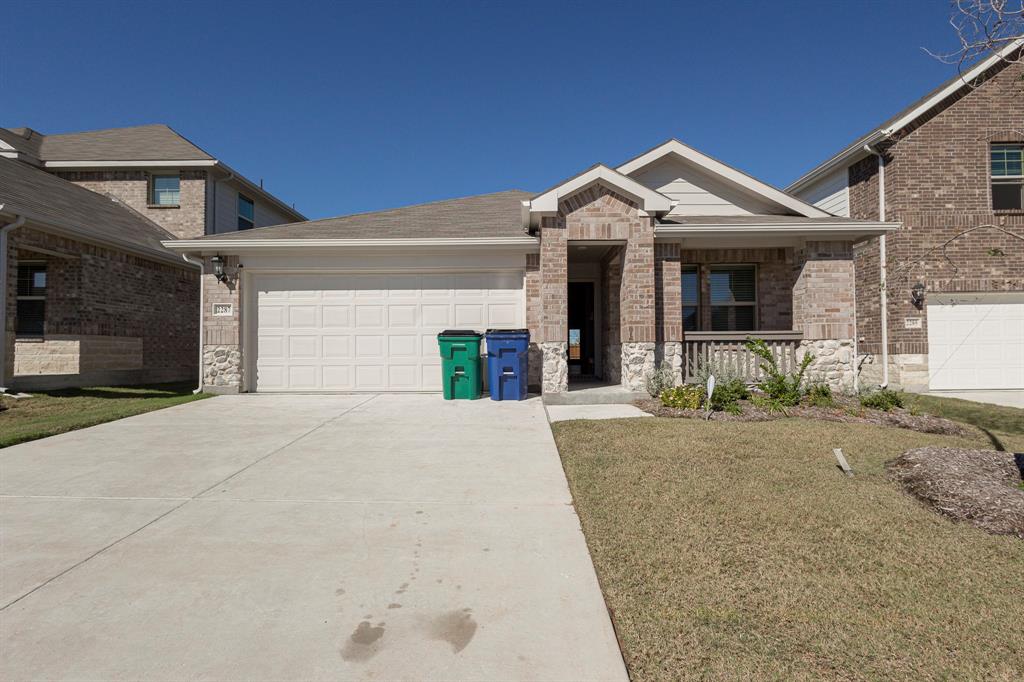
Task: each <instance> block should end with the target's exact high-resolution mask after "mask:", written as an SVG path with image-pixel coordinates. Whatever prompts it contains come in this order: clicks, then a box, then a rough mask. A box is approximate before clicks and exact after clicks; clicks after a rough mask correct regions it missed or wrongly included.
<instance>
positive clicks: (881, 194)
mask: <svg viewBox="0 0 1024 682" xmlns="http://www.w3.org/2000/svg"><path fill="white" fill-rule="evenodd" d="M864 149H865V151H867V152H868V153H869V154H874V155H875V156H877V157H878V221H879V222H885V155H884V154H882V153H881V152H879V151H878V149H877V148H876V147H872V146H871V145H869V144H866V145H864ZM887 268H888V266H887V265H886V252H885V234H884V233H883V234H882V235H881V236H879V238H878V290H879V305H880V308H879V310H880V312H879V316H878V320H879V324H880V326H881V328H882V383H881V384H880V385H879V386H880V388H886V387H887V386H888V385H889V293H888V289H887V287H888V284H887V282H888V278H887V272H886V270H887Z"/></svg>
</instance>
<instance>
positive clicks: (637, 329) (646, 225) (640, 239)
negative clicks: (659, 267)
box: [619, 216, 657, 391]
mask: <svg viewBox="0 0 1024 682" xmlns="http://www.w3.org/2000/svg"><path fill="white" fill-rule="evenodd" d="M654 270H655V267H654V220H653V219H652V218H649V217H645V216H638V217H637V219H636V220H635V221H634V222H633V223H632V224H631V225H630V227H629V239H628V240H627V242H626V251H625V254H624V256H623V260H622V286H621V287H620V296H619V306H620V311H619V314H620V321H621V330H620V334H621V338H622V385H623V386H625V387H626V388H628V389H629V390H631V391H642V390H644V384H645V380H646V377H647V374H648V373H649V372H650V371H652V370H653V369H654V348H655V339H656V337H657V333H656V331H655V326H656V322H655V320H656V315H655V298H656V293H655V278H654Z"/></svg>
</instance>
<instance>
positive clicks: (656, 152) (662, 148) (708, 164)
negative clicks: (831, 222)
mask: <svg viewBox="0 0 1024 682" xmlns="http://www.w3.org/2000/svg"><path fill="white" fill-rule="evenodd" d="M672 159H675V160H677V161H678V162H681V163H682V164H684V165H687V166H690V167H692V168H694V169H696V170H697V171H699V174H700V175H701V176H703V177H705V178H710V179H712V180H713V181H714V182H715V183H720V187H722V188H727V189H729V190H731V192H732V193H734V194H736V195H737V196H745V197H748V200H749V201H750V206H751V207H752V208H754V207H756V206H757V205H758V204H760V205H761V206H764V207H765V211H764V212H766V213H774V214H785V213H789V214H795V215H801V216H806V217H809V218H819V217H824V216H827V215H828V213H826V212H825V211H822V210H821V209H819V208H816V207H814V206H812V205H810V204H808V203H806V202H804V201H802V200H800V199H797V198H796V197H794V196H792V195H789V194H786V193H785V192H783V191H782V190H780V189H776V188H775V187H772V186H771V185H769V184H767V183H765V182H762V181H760V180H758V179H757V178H754V177H752V176H750V175H747V174H746V173H744V172H743V171H740V170H737V169H735V168H733V167H732V166H729V165H727V164H725V163H722V162H721V161H719V160H717V159H714V158H712V157H710V156H708V155H707V154H703V153H701V152H699V151H697V150H696V149H694V148H693V147H690V146H689V145H686V144H683V143H682V142H680V141H679V140H676V139H672V140H669V141H668V142H665V143H663V144H660V145H658V146H657V147H654V148H653V149H650V150H648V151H646V152H644V153H643V154H641V155H640V156H637V157H636V158H634V159H631V160H629V161H627V162H626V163H624V164H622V165H621V166H619V167H618V169H617V170H618V172H620V173H622V174H625V175H628V176H631V177H638V176H639V175H641V174H642V173H644V171H647V170H648V169H650V168H651V167H652V166H653V165H654V164H657V163H659V162H662V163H663V162H665V161H666V160H672ZM737 193H738V194H737ZM745 212H748V213H753V212H754V211H753V210H749V209H747V210H746V211H745Z"/></svg>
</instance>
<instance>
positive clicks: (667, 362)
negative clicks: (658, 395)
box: [654, 244, 683, 383]
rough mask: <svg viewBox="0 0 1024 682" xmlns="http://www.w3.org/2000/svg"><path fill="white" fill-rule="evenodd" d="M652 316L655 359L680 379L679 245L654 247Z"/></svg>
mask: <svg viewBox="0 0 1024 682" xmlns="http://www.w3.org/2000/svg"><path fill="white" fill-rule="evenodd" d="M654 287H655V291H656V296H655V306H654V316H655V331H656V333H657V338H656V345H655V349H654V359H655V362H656V363H657V364H658V366H659V367H667V368H669V369H671V371H672V374H673V376H674V377H675V379H676V383H682V380H683V374H682V371H683V292H682V270H681V264H680V247H679V244H656V245H655V246H654Z"/></svg>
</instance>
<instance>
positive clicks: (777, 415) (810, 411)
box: [634, 398, 970, 436]
mask: <svg viewBox="0 0 1024 682" xmlns="http://www.w3.org/2000/svg"><path fill="white" fill-rule="evenodd" d="M836 402H837V407H812V406H810V405H798V406H797V407H787V408H786V411H785V413H782V412H768V411H766V410H762V409H761V408H759V407H757V406H755V405H754V404H752V403H750V402H749V401H746V400H741V401H740V403H739V404H740V408H741V410H742V411H741V412H740V413H739V414H731V413H729V412H712V413H711V421H729V422H764V421H771V420H772V419H785V418H786V417H803V418H804V419H820V420H822V421H830V422H843V423H846V424H876V425H879V426H895V427H898V428H901V429H910V430H911V431H918V432H920V433H937V434H940V435H944V436H966V435H967V434H968V433H970V431H968V430H967V428H966V427H964V426H963V425H961V424H958V423H957V422H955V421H952V420H949V419H946V418H944V417H933V416H931V415H927V414H911V413H910V412H908V411H907V410H903V409H899V408H897V409H894V410H893V411H891V412H883V411H882V410H870V409H868V408H866V407H863V406H862V405H861V404H860V403H858V402H857V401H856V400H853V399H847V398H839V399H837V400H836ZM634 405H636V406H637V407H639V408H640V409H641V410H643V411H644V412H648V413H650V414H653V415H654V416H656V417H681V418H684V419H705V418H706V417H707V415H706V414H705V412H704V410H680V409H676V408H673V407H665V406H664V405H662V404H661V401H660V400H654V399H650V400H637V401H636V402H635V403H634Z"/></svg>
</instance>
